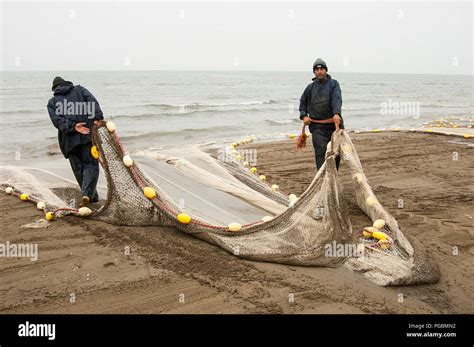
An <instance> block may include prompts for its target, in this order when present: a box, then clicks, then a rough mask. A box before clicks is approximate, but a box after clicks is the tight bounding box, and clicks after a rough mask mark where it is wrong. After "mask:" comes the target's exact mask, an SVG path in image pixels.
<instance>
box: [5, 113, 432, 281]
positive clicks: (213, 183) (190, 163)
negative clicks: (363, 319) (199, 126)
mask: <svg viewBox="0 0 474 347" xmlns="http://www.w3.org/2000/svg"><path fill="white" fill-rule="evenodd" d="M110 124H111V123H107V122H105V121H101V122H100V123H99V124H98V125H96V126H94V128H93V130H92V135H93V142H94V145H95V146H96V147H97V149H98V152H99V161H100V164H101V166H102V168H103V172H104V174H105V178H106V182H107V198H106V200H105V204H103V205H102V207H100V209H98V210H97V211H94V212H93V213H92V214H91V215H90V216H89V218H92V219H97V220H102V221H105V222H108V223H111V224H115V225H130V226H168V227H174V228H176V229H179V230H180V231H182V232H185V233H188V234H192V235H193V236H195V237H198V238H200V239H202V240H205V241H207V242H209V243H212V244H214V245H217V246H219V247H221V248H223V249H225V250H226V251H228V252H230V253H232V254H234V255H235V256H238V257H241V258H244V259H249V260H255V261H268V262H276V263H282V264H290V265H299V266H340V265H343V266H345V267H347V268H349V269H351V270H353V271H357V272H360V273H362V274H363V275H364V276H365V277H367V278H368V279H369V280H371V281H373V282H374V283H376V284H378V285H382V286H388V285H410V284H422V283H435V282H437V281H438V280H439V276H440V275H439V270H438V267H437V266H436V265H435V264H433V263H432V262H431V261H430V260H429V259H428V257H427V256H426V255H425V254H424V253H423V251H422V249H420V248H418V249H417V250H415V249H414V247H413V244H412V242H410V241H409V240H408V239H407V238H406V237H405V235H404V234H403V233H402V232H401V230H400V228H399V226H398V223H397V221H396V220H395V218H393V217H392V216H391V215H390V214H389V213H388V212H387V211H386V210H385V209H384V207H383V206H382V205H381V204H380V202H379V201H378V200H377V198H376V197H375V195H374V193H373V191H372V189H371V187H370V185H369V183H368V180H367V177H366V176H365V175H364V172H363V169H362V165H361V163H360V160H359V157H358V155H357V151H356V149H355V147H354V145H353V143H352V141H351V139H350V137H349V135H348V134H347V133H346V132H345V131H344V130H342V129H341V130H338V131H336V132H334V134H333V136H332V139H331V142H330V143H329V144H328V149H327V153H326V160H325V163H324V164H323V166H322V167H321V168H320V169H319V170H318V172H317V173H316V175H315V177H314V179H313V180H312V182H311V184H310V185H309V186H308V187H307V189H306V190H305V191H304V192H303V193H302V194H301V195H300V196H299V197H295V196H292V195H290V196H288V195H287V194H286V193H284V192H282V191H281V190H278V189H273V188H274V187H271V186H270V185H269V184H268V183H267V182H265V181H264V180H262V179H259V177H258V175H256V174H254V173H252V172H251V170H250V169H249V167H248V165H246V164H247V163H246V164H243V163H242V158H241V156H240V155H239V154H238V151H235V150H233V151H232V155H233V158H231V159H232V160H216V159H215V158H213V157H211V156H210V155H209V154H207V153H204V152H203V151H193V150H192V149H190V150H188V151H186V156H187V158H182V157H181V158H177V157H175V156H171V155H165V154H163V153H158V154H154V155H153V156H152V162H159V163H161V165H162V166H161V168H165V169H166V170H163V171H162V172H160V174H155V172H154V170H153V168H154V166H149V167H151V168H152V170H151V171H148V172H147V174H145V173H144V172H143V171H141V170H140V168H139V167H138V163H139V162H140V166H142V167H148V166H147V165H146V164H147V162H146V161H139V160H137V158H132V159H133V160H132V161H130V160H124V159H125V158H127V159H130V158H129V156H130V155H129V153H128V152H127V151H126V149H125V147H124V146H123V145H122V143H121V141H120V138H119V136H118V134H117V131H115V126H113V127H111V126H110V127H109V126H108V125H110ZM180 153H182V152H180ZM337 156H341V157H342V160H341V165H347V167H348V169H349V172H350V175H351V177H352V189H354V193H355V194H354V195H355V196H356V200H357V204H358V206H359V207H360V209H361V210H362V211H363V212H364V213H365V214H367V216H368V217H369V218H370V219H371V220H372V221H377V220H383V221H384V223H383V225H379V226H378V229H376V230H377V232H379V233H380V232H381V233H382V235H385V236H384V237H383V238H376V237H375V236H374V235H375V234H372V235H369V236H367V234H366V235H363V234H361V233H360V232H358V231H355V232H354V231H353V228H352V225H351V221H350V219H349V214H348V207H347V206H346V201H345V199H344V192H343V185H342V183H341V181H340V178H339V176H338V174H337V170H336V157H337ZM124 157H125V158H124ZM136 157H138V155H136ZM239 157H240V158H239ZM155 168H156V167H155ZM12 170H13V169H12ZM10 171H11V170H10ZM8 172H9V170H3V174H2V177H0V178H2V182H4V183H2V186H3V187H7V186H11V185H12V183H13V184H17V186H16V187H15V189H13V191H12V190H11V188H6V189H7V192H8V191H9V192H10V194H13V195H15V196H20V192H19V190H25V189H26V190H28V191H29V194H30V196H29V201H31V202H34V203H36V202H38V201H40V200H41V201H43V202H45V203H46V205H45V206H44V207H43V210H44V212H48V211H50V210H51V209H54V211H53V213H55V214H57V215H59V214H76V215H80V213H79V212H80V210H76V209H75V208H71V207H63V208H62V207H61V206H60V205H61V200H60V199H58V198H57V197H56V196H55V195H54V193H53V192H52V190H50V189H47V188H45V187H44V185H35V184H34V182H33V183H31V182H30V183H29V184H26V185H25V184H22V183H21V182H20V181H18V180H11V177H13V176H12V175H10V176H9V175H8ZM22 172H24V173H23V176H25V175H27V176H28V175H29V176H31V174H30V173H28V172H26V170H24V171H22ZM163 173H167V174H168V176H167V177H165V176H163ZM37 174H38V172H36V175H37ZM7 176H8V177H10V178H8V177H7ZM23 176H22V177H23ZM29 176H28V177H29ZM25 177H26V176H25ZM184 179H186V180H187V183H188V184H187V185H183V186H185V187H186V190H187V191H188V193H190V194H191V195H190V196H192V197H193V199H195V200H194V201H195V204H196V205H199V204H201V203H205V204H202V205H203V206H204V207H202V206H201V209H199V208H196V206H193V207H188V208H186V209H184V207H183V206H181V204H179V203H177V202H176V201H175V200H176V198H175V197H174V198H173V197H172V194H170V195H168V194H167V192H166V191H165V189H164V188H163V187H162V186H163V185H164V183H165V182H168V183H170V184H171V186H168V188H169V187H174V186H178V183H177V182H178V181H179V182H182V181H184ZM154 180H155V181H157V182H160V184H156V182H155V181H154ZM25 181H28V180H26V179H25ZM173 181H174V182H173ZM5 182H6V184H5ZM69 183H70V182H69ZM198 186H199V187H201V189H203V188H202V187H206V189H207V188H208V189H213V190H214V191H219V192H221V193H220V194H221V196H220V199H221V200H217V201H216V200H213V198H215V197H216V196H217V195H219V194H217V195H214V196H206V195H205V194H204V193H203V192H206V194H207V192H208V190H206V189H205V190H201V191H198V189H199V188H198ZM35 187H41V189H39V188H38V189H36V190H35ZM145 187H149V188H152V189H153V190H154V191H155V192H156V196H154V197H152V196H151V197H150V196H149V197H147V196H146V195H145V194H144V188H145ZM8 189H10V190H8ZM189 190H195V191H194V192H192V191H191V192H189ZM35 194H36V195H35ZM222 196H223V198H222ZM191 200H192V199H191ZM225 201H231V202H230V204H231V206H232V205H234V204H238V202H242V203H241V205H240V208H236V209H235V210H233V209H229V208H227V207H228V206H229V205H225V203H224V202H225ZM210 209H215V210H216V211H217V212H219V211H220V213H221V214H222V215H224V216H225V218H232V219H233V220H232V221H234V222H235V221H245V222H244V223H241V224H238V225H237V226H236V225H235V224H236V223H233V224H234V225H232V226H231V225H226V223H222V220H223V218H218V217H216V218H214V217H215V216H213V215H212V214H209V210H210ZM211 212H212V211H211ZM263 212H264V213H267V214H268V216H267V217H265V218H263V219H258V218H257V220H256V221H250V222H248V220H249V218H250V217H252V218H253V217H254V216H256V215H257V216H258V215H259V213H263ZM183 213H185V214H186V215H188V216H189V217H190V221H188V222H187V223H186V224H185V223H183V220H182V219H180V218H178V215H179V214H183ZM239 214H240V215H239ZM234 217H235V218H234ZM252 220H253V219H252ZM371 236H372V237H371Z"/></svg>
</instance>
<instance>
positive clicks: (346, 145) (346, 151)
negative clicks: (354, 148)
mask: <svg viewBox="0 0 474 347" xmlns="http://www.w3.org/2000/svg"><path fill="white" fill-rule="evenodd" d="M341 149H342V151H343V152H345V153H350V152H351V146H349V144H348V143H345V144H343V145H342V147H341Z"/></svg>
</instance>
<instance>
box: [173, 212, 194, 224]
mask: <svg viewBox="0 0 474 347" xmlns="http://www.w3.org/2000/svg"><path fill="white" fill-rule="evenodd" d="M176 218H177V219H178V221H179V222H180V223H182V224H189V222H191V217H189V216H188V215H187V214H186V213H180V214H178V216H177V217H176Z"/></svg>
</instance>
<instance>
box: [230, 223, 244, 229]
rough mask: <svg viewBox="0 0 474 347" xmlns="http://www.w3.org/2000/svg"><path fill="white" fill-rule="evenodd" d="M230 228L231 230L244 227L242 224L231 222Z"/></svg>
mask: <svg viewBox="0 0 474 347" xmlns="http://www.w3.org/2000/svg"><path fill="white" fill-rule="evenodd" d="M228 228H229V231H240V230H241V229H242V225H241V224H239V223H230V224H229V225H228Z"/></svg>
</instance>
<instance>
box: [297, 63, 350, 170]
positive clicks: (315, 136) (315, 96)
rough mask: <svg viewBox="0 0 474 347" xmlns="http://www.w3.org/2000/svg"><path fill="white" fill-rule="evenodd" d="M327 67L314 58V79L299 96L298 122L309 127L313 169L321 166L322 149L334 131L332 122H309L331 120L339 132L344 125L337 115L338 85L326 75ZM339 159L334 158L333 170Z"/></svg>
mask: <svg viewBox="0 0 474 347" xmlns="http://www.w3.org/2000/svg"><path fill="white" fill-rule="evenodd" d="M327 71H328V67H327V65H326V63H325V62H324V60H322V59H320V58H318V59H317V60H316V61H315V62H314V64H313V73H314V75H315V77H314V78H313V82H312V83H310V84H309V85H308V86H307V87H306V89H305V90H304V92H303V95H301V99H300V108H299V110H300V119H301V120H302V121H304V123H305V124H307V125H309V131H310V132H311V135H312V136H311V137H312V141H313V146H314V153H315V157H316V167H317V169H318V170H319V168H320V167H321V166H322V165H323V164H324V161H325V155H326V147H327V144H328V142H329V141H331V135H332V133H333V132H334V131H335V130H336V126H335V124H334V123H311V120H310V119H317V120H321V119H329V118H332V117H335V121H336V122H337V123H338V125H339V127H340V128H341V129H344V122H343V120H342V116H341V108H342V95H341V87H340V86H339V83H338V82H337V81H336V80H334V79H332V78H331V76H330V75H329V74H328V73H327ZM340 160H341V158H340V157H339V156H337V157H336V167H337V168H339V162H340Z"/></svg>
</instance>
